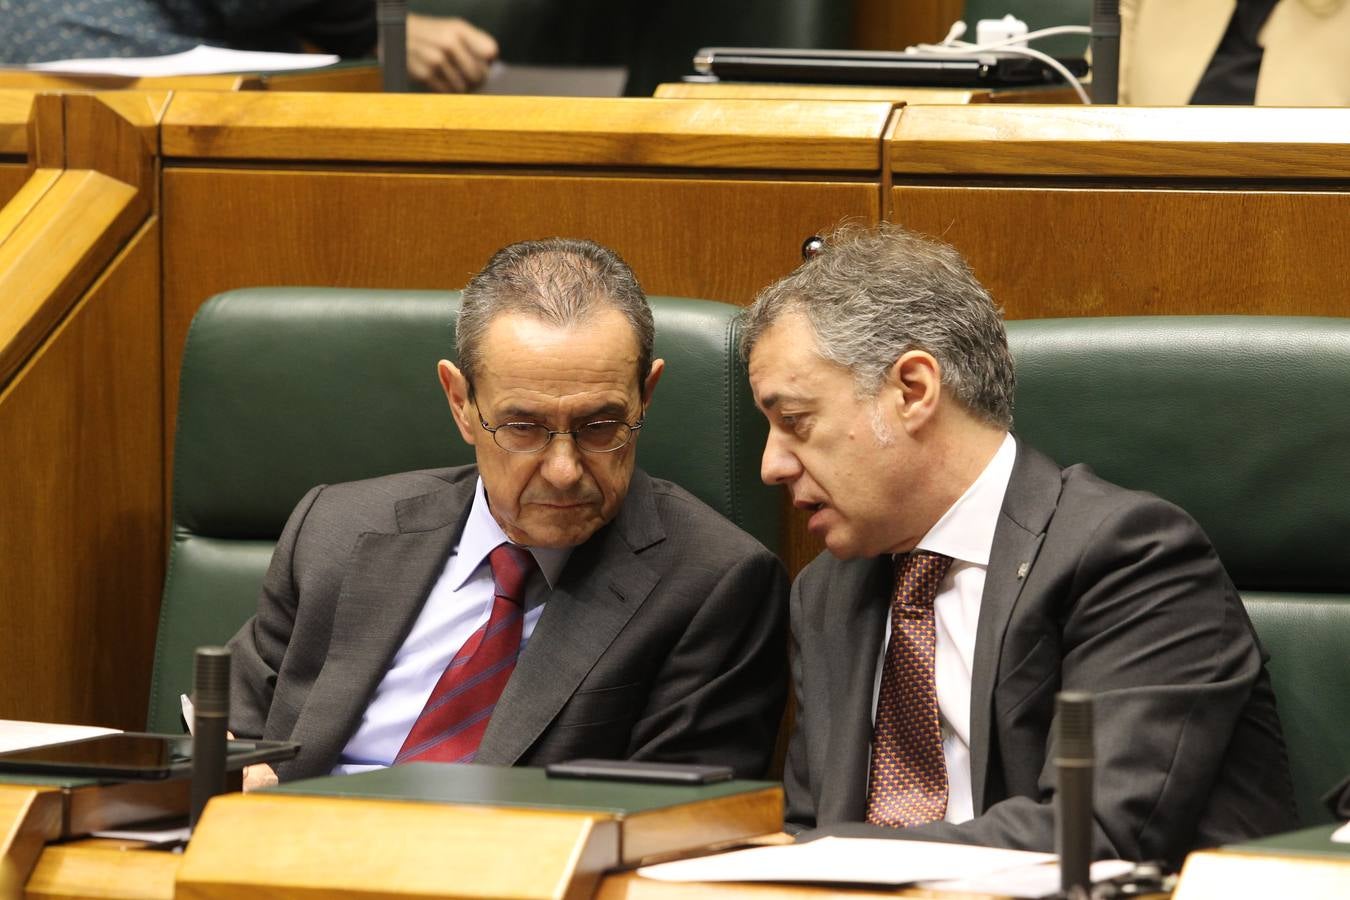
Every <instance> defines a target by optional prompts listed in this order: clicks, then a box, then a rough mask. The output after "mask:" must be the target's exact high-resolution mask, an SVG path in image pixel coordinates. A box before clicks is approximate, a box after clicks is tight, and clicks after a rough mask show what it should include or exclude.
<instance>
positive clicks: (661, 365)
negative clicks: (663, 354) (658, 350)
mask: <svg viewBox="0 0 1350 900" xmlns="http://www.w3.org/2000/svg"><path fill="white" fill-rule="evenodd" d="M665 370H666V361H665V360H664V359H654V360H652V367H651V370H650V371H648V372H647V379H646V380H645V381H643V382H642V414H643V415H644V416H645V415H646V414H647V407H648V406H650V405H651V402H652V394H654V393H656V383H657V382H658V381H660V380H661V373H662V372H664V371H665Z"/></svg>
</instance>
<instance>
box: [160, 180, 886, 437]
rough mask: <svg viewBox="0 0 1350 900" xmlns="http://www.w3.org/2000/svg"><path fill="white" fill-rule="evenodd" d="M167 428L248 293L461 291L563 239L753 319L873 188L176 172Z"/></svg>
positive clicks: (869, 202)
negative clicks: (512, 256)
mask: <svg viewBox="0 0 1350 900" xmlns="http://www.w3.org/2000/svg"><path fill="white" fill-rule="evenodd" d="M163 183H164V187H163V204H164V206H163V209H164V219H165V223H166V230H165V240H164V275H165V283H164V322H165V330H164V340H165V356H164V364H165V384H166V386H167V390H166V394H165V404H166V406H165V417H166V421H168V422H169V423H170V426H169V429H168V432H167V433H168V434H169V435H172V434H173V428H172V422H173V420H174V416H175V411H176V409H177V381H178V366H179V363H180V362H181V359H182V355H181V354H182V346H183V341H184V339H185V337H186V335H187V327H188V325H189V323H190V321H191V318H192V315H193V314H194V313H195V312H196V311H197V307H198V306H200V305H201V304H202V302H203V301H205V300H206V299H207V298H209V297H211V296H212V295H214V294H216V293H219V292H220V291H224V290H228V289H230V288H234V287H241V286H246V285H285V284H298V285H335V286H346V287H400V288H444V289H449V288H459V287H462V286H463V285H464V283H465V281H467V280H468V277H469V275H471V274H472V273H473V272H475V271H477V270H478V269H479V268H481V267H482V265H483V264H484V263H485V262H486V261H487V259H488V257H489V256H490V255H491V254H492V253H493V252H494V251H495V250H497V249H498V248H500V247H502V246H504V245H506V244H508V243H511V242H512V241H517V240H523V239H526V238H538V237H548V236H551V235H566V236H585V237H589V238H592V239H594V240H597V241H599V242H600V243H603V244H607V245H610V246H612V247H614V248H615V249H616V250H618V251H619V252H620V253H621V254H622V255H623V256H624V258H625V259H627V260H628V262H629V263H630V264H631V265H632V266H633V268H634V270H635V271H636V272H637V275H638V277H639V278H640V279H641V281H642V284H643V287H644V288H646V290H647V291H648V292H649V293H652V294H674V295H682V296H689V297H701V298H707V299H716V300H725V301H728V302H732V303H747V302H749V300H750V299H751V298H753V297H754V295H755V293H756V292H757V291H758V290H759V289H760V288H762V287H764V285H766V284H768V283H769V282H770V281H773V280H774V279H776V278H778V277H781V276H782V275H785V274H787V273H788V272H789V271H791V270H792V269H793V268H794V267H796V265H797V264H798V263H799V262H800V261H801V256H800V248H801V243H802V240H803V239H804V238H806V237H807V236H809V235H811V234H813V233H815V232H816V231H818V230H820V229H822V228H825V227H827V226H829V225H831V224H833V223H835V222H838V221H839V220H840V219H842V218H844V217H854V218H857V219H859V220H862V221H869V222H871V221H876V220H877V217H878V216H879V202H878V197H877V189H876V186H875V185H874V184H870V183H866V182H859V183H846V182H833V183H820V182H785V181H748V180H747V181H741V180H726V181H718V180H703V179H678V178H671V179H657V178H652V179H641V178H589V177H565V176H556V177H555V176H547V175H538V176H531V177H525V176H518V177H517V176H495V175H481V176H480V175H391V174H375V173H371V174H363V173H317V172H281V171H271V172H263V171H238V170H236V171H221V170H201V169H166V170H165V172H164V176H163Z"/></svg>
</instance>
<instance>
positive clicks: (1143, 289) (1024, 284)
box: [892, 185, 1350, 319]
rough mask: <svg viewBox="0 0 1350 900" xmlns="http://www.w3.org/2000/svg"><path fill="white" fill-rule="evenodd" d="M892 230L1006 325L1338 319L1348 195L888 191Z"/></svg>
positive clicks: (1343, 294)
mask: <svg viewBox="0 0 1350 900" xmlns="http://www.w3.org/2000/svg"><path fill="white" fill-rule="evenodd" d="M892 218H893V219H894V220H895V221H897V222H900V223H901V224H904V225H906V226H908V227H910V228H914V229H916V230H918V231H922V232H926V233H928V234H932V235H936V236H939V237H941V238H943V239H944V240H946V241H948V242H950V243H952V244H954V245H955V246H956V247H957V249H959V250H960V251H961V252H962V253H963V254H964V255H965V256H966V258H967V259H968V260H969V261H970V263H971V265H972V266H973V268H974V270H975V273H976V275H977V276H979V278H980V280H981V281H983V282H984V284H985V286H986V287H988V288H989V290H990V292H991V293H992V294H993V296H994V299H995V300H996V301H997V302H998V303H1000V304H1002V305H1003V306H1004V307H1005V309H1006V311H1007V315H1008V317H1009V318H1014V319H1020V318H1038V317H1046V316H1089V315H1090V316H1118V315H1154V314H1190V313H1239V314H1285V315H1331V316H1342V315H1346V314H1347V313H1350V307H1348V306H1347V303H1346V298H1347V297H1350V265H1348V264H1347V260H1350V229H1347V228H1346V223H1347V222H1350V194H1344V193H1331V192H1323V193H1317V192H1277V191H1244V190H1234V191H1194V190H1190V191H1183V190H1175V191H1165V190H1106V189H1086V188H1060V189H1048V188H1036V189H1030V188H999V187H988V188H984V187H972V188H961V187H919V186H904V185H897V186H896V187H895V188H894V189H893V213H892Z"/></svg>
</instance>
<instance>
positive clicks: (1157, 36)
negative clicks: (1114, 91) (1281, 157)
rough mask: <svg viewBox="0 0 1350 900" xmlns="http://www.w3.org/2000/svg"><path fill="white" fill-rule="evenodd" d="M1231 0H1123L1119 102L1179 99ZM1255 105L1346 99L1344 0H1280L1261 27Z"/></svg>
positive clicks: (1208, 54)
mask: <svg viewBox="0 0 1350 900" xmlns="http://www.w3.org/2000/svg"><path fill="white" fill-rule="evenodd" d="M1236 6H1237V0H1121V3H1120V18H1121V27H1122V35H1121V47H1120V102H1121V103H1122V104H1131V105H1135V106H1184V105H1185V104H1186V103H1188V102H1189V101H1190V98H1191V94H1193V93H1194V92H1195V87H1196V85H1197V84H1199V83H1200V77H1201V76H1202V75H1203V74H1204V72H1205V67H1206V66H1208V65H1209V61H1210V59H1211V58H1212V57H1213V56H1214V51H1215V49H1216V48H1217V47H1218V46H1219V41H1220V39H1221V38H1222V37H1223V33H1224V30H1225V29H1226V28H1227V27H1228V20H1229V19H1230V18H1232V15H1233V10H1234V8H1236ZM1260 40H1261V44H1262V46H1264V47H1265V56H1264V57H1263V59H1262V62H1261V77H1260V80H1259V81H1258V82H1257V86H1256V104H1257V105H1258V106H1350V0H1280V2H1279V3H1277V4H1276V6H1275V9H1274V11H1273V12H1271V14H1270V19H1269V20H1268V21H1267V22H1266V25H1265V28H1264V29H1262V31H1261V38H1260Z"/></svg>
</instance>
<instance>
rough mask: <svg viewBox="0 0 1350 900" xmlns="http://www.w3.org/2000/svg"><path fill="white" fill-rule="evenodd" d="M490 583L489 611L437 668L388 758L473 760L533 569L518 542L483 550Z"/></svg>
mask: <svg viewBox="0 0 1350 900" xmlns="http://www.w3.org/2000/svg"><path fill="white" fill-rule="evenodd" d="M488 564H489V565H490V566H491V567H492V581H493V584H494V585H495V590H494V596H493V598H492V614H491V615H490V616H489V617H488V620H487V622H486V623H485V624H484V625H483V626H482V627H481V628H479V629H478V630H477V631H475V632H474V633H473V634H472V635H470V636H469V639H468V640H467V641H465V642H464V646H463V647H460V648H459V652H458V653H456V654H455V658H454V659H452V660H450V664H449V665H448V666H446V667H445V671H444V672H442V673H441V677H440V680H438V681H437V682H436V686H435V687H434V688H432V690H431V696H430V697H428V698H427V704H426V706H424V707H422V713H421V715H419V716H418V717H417V721H416V722H414V723H413V727H412V730H411V731H409V732H408V737H407V738H406V739H404V741H403V746H402V748H400V749H399V751H398V756H397V757H395V758H394V763H395V764H398V763H405V762H465V763H467V762H473V759H474V757H475V756H476V755H477V754H478V744H479V743H480V742H481V741H482V740H483V732H485V731H487V726H488V720H489V719H491V718H492V710H493V708H494V707H495V706H496V705H497V698H498V697H500V696H501V693H502V690H503V689H504V688H505V687H506V682H507V681H508V680H510V678H511V672H512V671H514V670H515V667H516V657H517V656H518V655H519V654H520V633H521V625H522V624H523V623H524V621H525V612H524V602H525V582H526V580H527V579H528V578H529V576H530V572H532V571H534V569H535V562H534V557H533V556H531V555H530V552H529V551H528V550H526V549H525V548H524V547H518V546H516V545H515V544H500V545H499V546H497V548H496V549H494V550H493V551H492V552H491V553H489V554H488Z"/></svg>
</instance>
